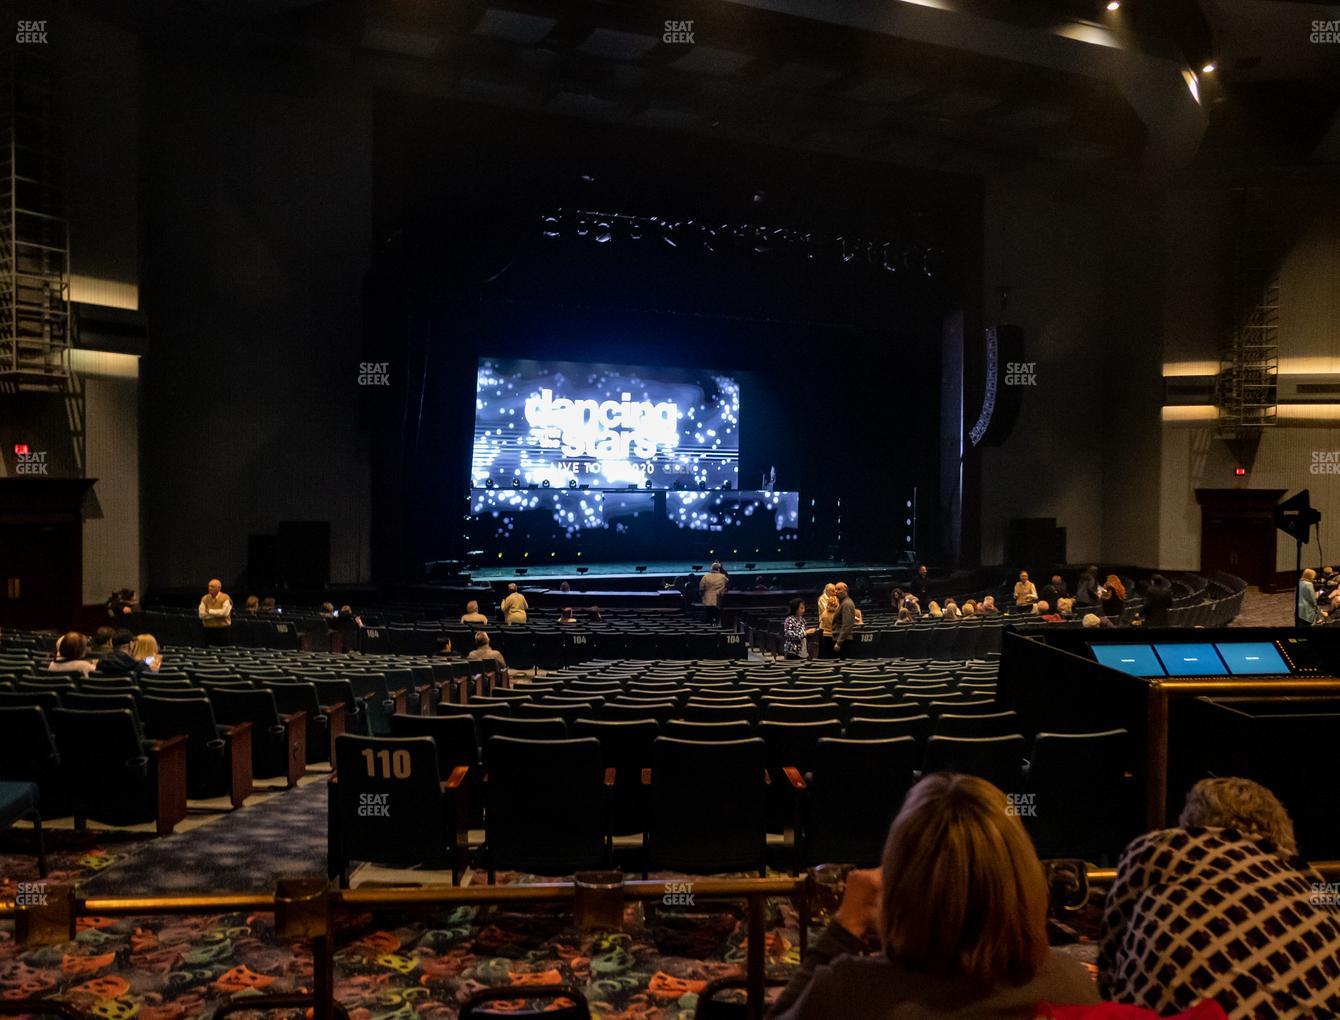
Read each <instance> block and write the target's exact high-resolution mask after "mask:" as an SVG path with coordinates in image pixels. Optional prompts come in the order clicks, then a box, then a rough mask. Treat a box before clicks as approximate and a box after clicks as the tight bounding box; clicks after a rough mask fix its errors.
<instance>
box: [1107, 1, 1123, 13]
mask: <svg viewBox="0 0 1340 1020" xmlns="http://www.w3.org/2000/svg"><path fill="white" fill-rule="evenodd" d="M1107 9H1108V10H1109V11H1119V10H1121V0H1108V4H1107Z"/></svg>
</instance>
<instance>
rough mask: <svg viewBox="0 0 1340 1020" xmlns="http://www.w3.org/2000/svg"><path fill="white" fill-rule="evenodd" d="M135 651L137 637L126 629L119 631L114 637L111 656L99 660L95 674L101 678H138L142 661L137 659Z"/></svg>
mask: <svg viewBox="0 0 1340 1020" xmlns="http://www.w3.org/2000/svg"><path fill="white" fill-rule="evenodd" d="M134 649H135V635H134V634H132V633H131V632H130V631H128V630H125V629H122V630H118V631H117V632H116V633H115V634H113V635H112V650H111V652H110V654H108V655H106V656H104V657H103V658H102V659H100V660H98V668H97V669H96V670H95V671H94V672H96V673H97V674H99V675H100V676H130V677H138V676H139V675H140V661H139V660H138V659H136V658H135V656H134Z"/></svg>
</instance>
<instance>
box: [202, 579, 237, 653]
mask: <svg viewBox="0 0 1340 1020" xmlns="http://www.w3.org/2000/svg"><path fill="white" fill-rule="evenodd" d="M198 613H199V616H200V624H201V626H202V627H204V628H205V644H207V645H226V644H231V642H230V641H229V634H230V632H231V629H232V625H233V600H232V599H230V598H229V597H228V596H227V595H226V594H224V591H223V584H222V582H220V581H219V579H218V578H217V577H216V578H213V579H212V580H211V581H210V582H209V591H207V592H206V593H205V594H204V595H203V596H202V597H201V599H200V608H199V610H198Z"/></svg>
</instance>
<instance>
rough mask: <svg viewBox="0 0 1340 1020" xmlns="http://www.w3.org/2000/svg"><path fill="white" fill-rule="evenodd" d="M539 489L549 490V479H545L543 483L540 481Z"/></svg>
mask: <svg viewBox="0 0 1340 1020" xmlns="http://www.w3.org/2000/svg"><path fill="white" fill-rule="evenodd" d="M540 488H542V489H547V488H549V479H548V478H546V479H545V480H544V481H542V482H541V483H540Z"/></svg>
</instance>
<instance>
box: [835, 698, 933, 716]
mask: <svg viewBox="0 0 1340 1020" xmlns="http://www.w3.org/2000/svg"><path fill="white" fill-rule="evenodd" d="M838 708H839V710H840V711H841V713H842V716H843V717H844V718H846V719H849V720H850V719H856V718H860V719H910V718H913V717H915V716H920V715H928V714H929V713H928V712H927V711H926V709H925V707H924V706H922V705H918V704H916V703H915V702H907V701H873V702H872V701H843V702H838Z"/></svg>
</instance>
